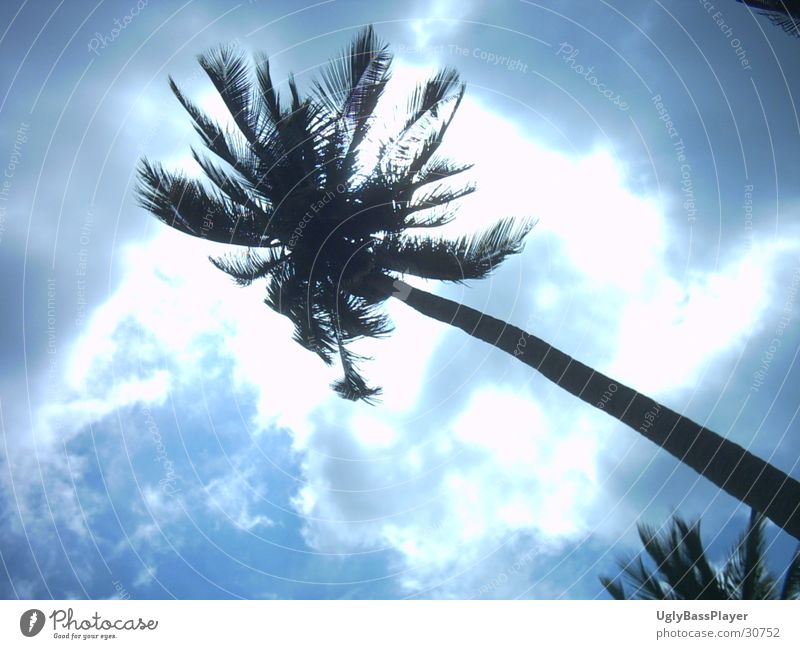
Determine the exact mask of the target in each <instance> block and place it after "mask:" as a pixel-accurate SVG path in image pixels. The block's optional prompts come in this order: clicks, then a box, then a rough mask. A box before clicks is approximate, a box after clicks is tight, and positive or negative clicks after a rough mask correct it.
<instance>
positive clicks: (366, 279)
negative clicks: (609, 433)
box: [138, 27, 800, 538]
mask: <svg viewBox="0 0 800 649" xmlns="http://www.w3.org/2000/svg"><path fill="white" fill-rule="evenodd" d="M198 60H199V63H200V65H201V66H202V67H203V68H204V70H205V71H206V73H207V74H208V76H209V77H210V79H211V81H212V82H213V84H214V85H215V87H216V89H217V91H218V92H219V94H220V95H221V97H222V99H223V100H224V102H225V104H226V106H227V108H228V110H229V111H230V113H231V116H232V118H233V120H234V121H235V124H236V129H234V130H232V129H224V128H223V127H222V126H220V125H219V124H217V123H216V122H215V121H213V120H212V119H211V118H209V117H208V116H207V115H205V114H204V113H203V112H202V111H201V110H200V109H199V108H198V107H197V106H196V105H195V104H194V103H192V102H191V101H190V100H189V99H187V98H186V97H185V96H184V94H183V93H182V92H181V91H180V89H179V88H178V86H177V85H176V84H175V82H174V81H173V80H172V78H170V86H171V88H172V90H173V92H174V93H175V95H176V96H177V98H178V100H179V101H180V103H181V104H182V105H183V107H184V108H185V109H186V111H187V112H188V113H189V115H190V116H191V117H192V119H193V121H194V125H195V128H196V130H197V132H198V133H199V134H200V137H201V138H202V140H203V143H204V145H205V146H206V147H207V148H208V149H209V150H210V151H211V152H213V153H214V154H215V156H216V158H218V160H217V161H212V160H209V159H208V158H206V157H204V156H202V155H200V154H199V153H197V152H196V151H195V150H194V149H192V153H193V155H194V158H195V159H196V161H197V162H198V164H199V165H200V166H201V168H202V169H203V171H204V172H205V174H206V176H207V177H208V179H209V180H210V181H211V183H212V185H213V187H214V188H213V189H211V188H207V187H206V186H205V185H204V184H203V183H201V182H199V181H197V180H194V179H190V178H187V177H186V176H184V175H182V174H176V173H172V172H169V171H167V170H165V169H164V168H163V167H162V166H161V165H160V164H157V163H151V162H149V161H148V160H146V159H145V160H143V161H142V163H141V165H140V169H139V185H138V192H139V201H140V203H141V204H142V205H143V206H144V207H145V208H146V209H147V210H149V211H150V212H152V213H153V214H154V215H155V216H157V217H158V218H159V219H160V220H161V221H163V222H164V223H166V224H167V225H170V226H171V227H173V228H176V229H177V230H180V231H181V232H184V233H187V234H190V235H192V236H196V237H203V238H207V239H209V240H213V241H217V242H222V243H228V244H234V245H237V246H245V247H246V252H240V253H234V254H228V255H226V256H223V257H219V258H212V259H211V261H212V262H213V263H214V264H215V265H216V266H217V268H219V269H220V270H223V271H224V272H226V273H228V274H229V275H231V276H232V277H233V279H234V280H235V281H236V283H237V284H240V285H248V284H250V283H251V282H253V281H254V280H256V279H262V278H263V279H266V280H267V286H266V288H267V291H266V294H267V295H266V300H265V302H266V304H267V305H268V306H270V307H271V308H272V309H274V310H275V311H277V312H278V313H281V314H283V315H285V316H286V317H288V318H289V319H290V320H291V322H292V323H293V324H294V340H296V341H297V342H298V343H299V344H301V345H302V346H303V347H305V348H306V349H309V350H311V351H313V352H315V353H316V354H318V355H319V356H320V358H321V359H322V360H323V361H324V362H325V363H327V364H331V363H333V362H334V359H335V358H336V357H337V356H338V358H339V361H340V363H341V367H342V370H343V377H342V378H341V379H340V380H338V381H336V382H335V383H334V384H333V386H332V387H333V388H334V390H336V392H338V393H339V394H340V395H341V396H342V397H344V398H346V399H353V400H358V399H361V400H364V401H367V402H373V401H374V400H375V399H376V397H377V396H378V395H379V394H380V388H379V387H373V386H370V385H368V384H367V381H366V380H365V378H364V377H363V376H362V374H361V373H360V371H359V369H358V364H359V361H361V360H363V359H361V358H360V357H359V356H358V355H356V354H355V353H354V352H353V351H352V350H351V348H350V345H351V343H353V342H354V341H356V340H358V339H361V338H364V337H377V336H383V335H386V334H388V333H389V332H390V330H391V323H390V322H389V320H388V318H387V316H386V314H385V313H383V311H382V310H381V307H382V305H383V303H384V302H385V301H386V300H387V299H389V298H396V299H400V300H402V301H403V302H405V303H406V304H407V305H408V306H410V307H411V308H413V309H416V310H417V311H418V312H420V313H422V314H424V315H426V316H429V317H431V318H434V319H436V320H439V321H441V322H444V323H447V324H450V325H453V326H455V327H458V328H459V329H462V330H463V331H465V332H466V333H468V334H469V335H471V336H473V337H475V338H478V339H479V340H483V341H485V342H487V343H489V344H490V345H494V346H495V347H497V348H499V349H502V350H503V351H505V352H507V353H509V354H511V355H513V356H514V357H515V358H517V359H519V360H520V361H522V362H523V363H525V364H527V365H529V366H530V367H532V368H534V369H536V370H537V371H539V372H541V373H542V374H543V375H544V376H546V377H547V378H548V379H550V380H551V381H553V382H555V383H556V384H557V385H559V386H560V387H562V388H563V389H565V390H567V391H568V392H570V393H572V394H573V395H575V396H577V397H578V398H580V399H582V400H583V401H585V402H587V403H589V404H591V405H592V406H595V407H598V408H601V409H603V410H604V411H605V412H606V413H608V414H609V415H611V416H613V417H616V418H617V419H619V420H620V421H622V422H623V423H625V424H627V425H628V426H630V427H631V428H633V429H634V430H636V431H637V432H640V433H641V434H643V435H644V436H645V437H647V438H648V439H650V440H651V441H653V442H655V443H656V444H658V445H659V446H661V447H663V448H665V449H666V450H668V451H669V452H670V453H672V455H674V456H675V457H677V458H678V459H679V460H681V461H682V462H684V463H686V464H687V465H689V466H691V467H692V468H693V469H694V470H695V471H697V472H698V473H700V474H702V475H704V476H706V477H707V478H708V479H710V480H711V481H713V482H714V484H716V485H717V486H719V487H721V488H723V489H725V491H727V492H728V493H730V494H731V495H732V496H734V497H735V498H737V499H739V500H741V501H743V502H745V503H747V504H748V505H749V506H751V507H754V508H757V509H759V510H760V511H763V512H765V513H766V515H767V516H769V517H770V518H771V519H772V520H773V521H775V523H776V524H778V525H780V526H781V527H783V528H784V529H786V530H787V531H788V532H789V533H790V534H793V535H794V536H797V537H798V538H800V513H799V511H798V510H800V484H798V482H797V481H796V480H794V479H792V478H790V477H789V476H787V475H786V474H785V473H783V472H782V471H779V470H778V469H776V468H775V467H773V466H771V465H770V464H768V463H766V462H764V461H763V460H761V459H760V458H758V457H756V456H754V455H753V454H751V453H749V452H748V451H746V450H745V449H743V448H742V447H741V446H738V445H737V444H735V443H732V442H729V441H727V440H725V439H723V438H722V437H720V436H719V435H717V434H716V433H714V432H712V431H710V430H708V429H705V428H703V427H702V426H700V425H699V424H697V423H695V422H693V421H691V420H689V419H686V418H685V417H681V416H680V415H679V414H677V413H676V412H674V411H672V410H670V409H669V408H667V407H665V406H663V405H661V404H659V403H657V402H656V401H654V400H653V399H650V398H649V397H646V396H644V395H642V394H639V393H638V392H636V391H635V390H633V389H631V388H629V387H627V386H625V385H623V384H621V383H619V382H618V381H614V380H612V379H610V378H609V377H607V376H604V375H603V374H601V373H599V372H597V371H595V370H593V369H592V368H590V367H588V366H586V365H584V364H582V363H580V362H578V361H576V360H574V359H572V358H570V357H569V356H568V355H566V354H564V353H563V352H561V351H560V350H558V349H556V348H554V347H552V346H551V345H549V344H548V343H546V342H545V341H543V340H541V339H540V338H537V337H536V336H533V335H531V334H529V333H527V332H525V331H523V330H522V329H519V328H518V327H515V326H513V325H510V324H508V323H506V322H503V321H501V320H498V319H496V318H493V317H491V316H489V315H486V314H483V313H481V312H479V311H476V310H475V309H473V308H470V307H468V306H465V305H462V304H459V303H457V302H454V301H452V300H449V299H446V298H443V297H439V296H437V295H432V294H430V293H427V292H425V291H422V290H419V289H417V288H414V287H412V286H410V285H409V284H407V283H405V282H404V281H403V280H402V279H401V276H403V275H404V274H411V275H416V276H418V277H423V278H427V279H436V280H445V281H451V282H462V281H465V280H469V279H481V278H484V277H486V276H487V275H488V274H489V273H490V272H491V271H492V270H493V269H495V268H497V267H498V266H499V265H500V264H501V263H502V262H503V261H504V260H505V259H506V258H507V257H509V256H510V255H513V254H515V253H518V252H520V251H521V250H522V247H523V240H524V238H525V235H526V234H527V233H528V232H529V231H530V229H531V227H532V225H533V222H532V221H530V220H513V219H506V220H501V221H498V222H497V223H495V224H494V225H492V226H491V227H489V228H488V229H487V230H486V231H484V232H481V233H478V234H475V235H473V236H464V237H461V238H455V239H448V238H444V237H441V236H439V237H436V236H429V235H420V234H414V233H416V232H419V231H423V232H429V231H430V230H431V229H434V228H436V227H439V226H442V225H444V224H446V223H449V222H450V221H451V220H452V219H453V218H454V212H453V210H452V208H451V203H452V202H453V201H455V200H456V199H458V198H460V197H462V196H465V195H467V194H469V193H470V192H472V191H474V189H475V187H474V185H471V184H466V185H463V186H455V185H454V184H453V183H452V182H451V179H452V178H453V177H454V176H456V175H458V174H459V173H461V172H463V171H465V170H466V169H468V168H469V167H470V166H471V165H458V164H455V163H453V162H451V161H449V160H447V159H445V158H444V157H442V156H441V155H438V154H437V150H438V148H439V145H440V143H441V142H442V138H443V137H444V135H445V132H446V131H447V128H448V126H449V125H450V123H451V122H452V120H453V117H454V115H455V113H456V110H457V109H458V106H459V104H460V102H461V100H462V98H463V96H464V84H463V83H461V82H460V81H459V77H458V74H457V72H456V71H455V70H452V69H444V70H441V71H440V72H439V73H438V74H436V75H435V76H434V77H432V78H431V79H430V80H428V81H427V82H426V83H423V84H421V85H419V87H417V88H416V90H415V91H414V92H413V94H412V95H411V96H410V98H409V100H408V106H407V115H405V117H406V119H405V120H404V121H403V123H402V124H401V125H400V126H399V130H398V132H396V133H395V134H394V135H393V136H391V137H388V138H378V139H379V141H378V142H375V141H374V140H375V139H376V138H375V136H374V133H372V136H373V137H372V138H370V136H371V128H370V127H371V126H372V125H373V124H374V122H375V119H376V117H375V108H376V105H377V103H378V100H379V98H380V97H381V94H382V92H383V90H384V87H385V85H386V83H387V81H388V80H389V76H390V66H391V60H392V59H391V55H390V54H389V53H388V51H387V48H386V45H385V44H383V43H381V42H380V41H379V40H378V38H377V37H376V35H375V33H374V32H373V30H372V28H371V27H369V28H366V29H364V30H363V31H362V32H360V34H359V35H358V36H357V37H356V38H355V39H354V41H353V43H352V44H351V46H350V48H349V50H346V51H345V52H343V54H342V56H341V57H340V58H338V59H336V60H334V61H331V63H330V64H329V66H328V67H327V68H326V69H325V70H324V72H323V73H322V76H321V79H320V80H318V81H317V82H316V83H315V85H314V86H313V88H312V90H311V92H310V95H309V96H308V97H306V98H301V96H300V92H299V90H298V87H297V84H296V82H295V80H294V78H293V77H291V76H290V78H289V80H288V87H289V94H290V100H289V102H288V105H285V104H284V102H282V101H281V98H280V97H279V95H278V92H277V90H276V88H275V85H274V83H273V80H272V77H271V75H270V68H269V61H268V59H267V58H266V57H265V56H259V57H257V59H256V64H255V81H252V80H251V78H250V76H249V74H248V66H247V63H246V61H245V58H244V57H243V56H242V55H241V54H239V53H236V52H235V51H234V50H232V49H230V48H219V49H216V50H213V51H211V52H210V53H207V54H204V55H201V56H200V57H199V58H198ZM370 154H372V155H371V158H372V159H371V158H370ZM220 161H221V163H223V164H220ZM443 181H444V182H443Z"/></svg>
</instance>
